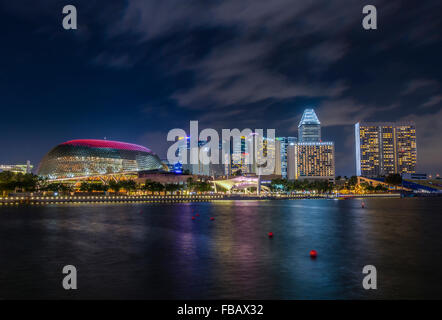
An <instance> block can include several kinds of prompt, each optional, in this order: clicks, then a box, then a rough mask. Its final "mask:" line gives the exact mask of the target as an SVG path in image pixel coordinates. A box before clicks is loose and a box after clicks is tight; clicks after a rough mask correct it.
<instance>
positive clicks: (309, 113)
mask: <svg viewBox="0 0 442 320" xmlns="http://www.w3.org/2000/svg"><path fill="white" fill-rule="evenodd" d="M298 132H299V141H298V142H296V140H294V139H292V140H291V141H289V140H288V141H287V147H286V150H287V151H286V163H287V171H286V172H287V174H286V177H287V179H288V180H295V179H301V180H304V179H307V180H315V179H318V180H319V179H320V180H334V178H335V146H334V143H333V142H322V141H321V123H320V122H319V119H318V117H317V116H316V113H315V111H314V110H313V109H305V111H304V113H303V115H302V118H301V121H300V122H299V125H298ZM281 157H282V158H284V156H283V155H282V156H281Z"/></svg>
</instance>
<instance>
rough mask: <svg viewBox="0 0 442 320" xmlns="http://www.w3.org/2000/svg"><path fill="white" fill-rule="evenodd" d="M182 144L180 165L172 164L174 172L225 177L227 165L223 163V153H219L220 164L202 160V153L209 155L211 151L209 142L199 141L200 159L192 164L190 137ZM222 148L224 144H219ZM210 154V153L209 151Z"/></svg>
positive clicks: (179, 152) (179, 147)
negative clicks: (185, 158) (185, 159)
mask: <svg viewBox="0 0 442 320" xmlns="http://www.w3.org/2000/svg"><path fill="white" fill-rule="evenodd" d="M180 142H181V143H180V144H179V146H178V156H179V158H180V161H179V163H177V164H171V165H173V166H174V167H173V168H174V171H175V172H177V173H181V172H182V173H189V174H194V175H201V176H222V175H225V174H226V173H225V165H224V164H223V163H222V158H221V157H222V152H221V150H219V153H218V157H219V159H218V163H207V164H205V163H203V162H202V161H201V158H200V152H203V151H204V152H205V153H207V152H208V151H209V146H208V145H207V143H208V141H203V140H199V141H198V159H197V163H190V161H191V159H190V153H191V148H190V137H186V138H185V139H184V138H182V139H180ZM219 147H222V144H221V143H220V144H219ZM209 152H210V151H209ZM184 157H187V161H184ZM185 162H187V163H185Z"/></svg>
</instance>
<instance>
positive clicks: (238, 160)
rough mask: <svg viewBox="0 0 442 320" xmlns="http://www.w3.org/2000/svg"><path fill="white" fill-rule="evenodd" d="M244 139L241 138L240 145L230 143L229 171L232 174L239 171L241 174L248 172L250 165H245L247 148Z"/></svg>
mask: <svg viewBox="0 0 442 320" xmlns="http://www.w3.org/2000/svg"><path fill="white" fill-rule="evenodd" d="M246 142H247V141H246V137H244V136H242V137H241V141H240V143H235V142H234V141H232V148H231V149H230V150H232V155H231V171H232V174H235V173H237V172H238V171H240V170H241V173H249V172H250V164H246V156H247V155H248V146H247V143H246Z"/></svg>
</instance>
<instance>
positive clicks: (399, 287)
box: [0, 198, 442, 299]
mask: <svg viewBox="0 0 442 320" xmlns="http://www.w3.org/2000/svg"><path fill="white" fill-rule="evenodd" d="M365 202H366V208H365V209H362V208H361V201H360V200H344V201H336V200H291V201H290V200H287V201H259V202H258V201H230V202H229V201H219V202H213V203H195V204H173V205H158V204H121V205H118V204H101V205H87V204H84V205H59V206H55V205H54V206H45V207H37V206H32V207H0V299H11V298H39V299H41V298H43V299H44V298H77V299H80V298H87V299H89V298H112V299H114V298H115V299H126V298H135V299H139V298H141V299H146V298H147V299H222V298H226V299H352V298H356V299H367V298H376V299H378V298H388V299H390V298H392V299H397V298H442V255H441V249H442V212H441V205H442V199H441V198H439V199H437V198H434V199H375V200H365ZM193 210H195V213H198V214H200V217H198V218H197V219H196V220H195V221H193V220H192V219H191V217H192V215H193V213H192V212H193ZM210 217H215V219H216V220H215V221H210ZM270 231H271V232H273V233H274V234H275V236H274V238H273V239H269V238H268V237H267V233H268V232H270ZM311 249H315V250H317V251H318V258H317V259H316V260H312V259H310V257H309V251H310V250H311ZM68 264H72V265H75V266H76V267H77V270H78V286H79V289H78V290H76V291H74V290H70V291H65V290H64V289H63V288H62V286H61V281H62V278H63V276H64V275H63V274H62V272H61V270H62V268H63V266H64V265H68ZM368 264H371V265H374V266H376V267H377V270H378V290H377V291H375V290H370V291H365V290H364V289H363V288H362V279H363V276H364V275H363V274H362V268H363V266H364V265H368Z"/></svg>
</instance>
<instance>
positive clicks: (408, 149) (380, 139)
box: [355, 122, 417, 177]
mask: <svg viewBox="0 0 442 320" xmlns="http://www.w3.org/2000/svg"><path fill="white" fill-rule="evenodd" d="M355 144H356V146H355V147H356V148H355V149H356V174H357V175H358V176H367V177H376V176H380V175H388V174H392V173H399V174H403V173H415V172H416V161H417V160H416V159H417V148H416V127H415V125H414V123H413V122H358V123H356V124H355Z"/></svg>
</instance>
